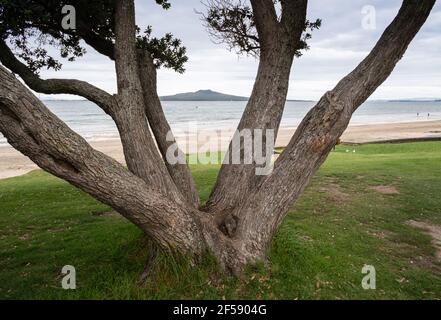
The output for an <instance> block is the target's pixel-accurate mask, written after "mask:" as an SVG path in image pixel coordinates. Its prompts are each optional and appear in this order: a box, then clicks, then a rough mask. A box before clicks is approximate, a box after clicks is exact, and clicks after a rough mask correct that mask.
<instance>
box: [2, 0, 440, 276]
mask: <svg viewBox="0 0 441 320" xmlns="http://www.w3.org/2000/svg"><path fill="white" fill-rule="evenodd" d="M301 2H302V1H293V2H289V3H296V4H299V3H301ZM252 3H253V8H255V9H256V10H255V11H256V18H257V19H258V21H259V17H272V18H271V19H274V13H275V10H274V6H273V1H272V0H253V1H252ZM434 3H435V0H424V1H419V0H405V1H404V2H403V5H402V7H401V9H400V11H399V13H398V15H397V17H396V18H395V19H394V21H393V22H392V23H391V25H390V26H389V27H388V28H387V29H386V31H385V32H384V34H383V35H382V37H381V38H380V40H379V41H378V43H377V45H376V46H375V47H374V49H373V50H372V52H371V53H370V54H369V55H368V56H367V57H366V59H365V60H363V61H362V62H361V63H360V65H358V66H357V68H355V70H354V71H353V72H351V73H350V74H349V75H348V76H346V77H345V78H344V79H343V80H341V81H340V82H339V83H338V84H337V86H336V87H335V88H334V89H333V90H331V91H329V92H327V93H326V94H325V95H324V96H323V97H322V98H321V99H320V101H319V102H318V103H317V105H316V106H315V107H314V108H313V109H312V110H311V111H310V112H309V113H308V114H307V116H306V117H305V119H304V120H303V121H302V123H301V124H300V126H299V128H298V129H297V131H296V133H295V134H294V136H293V138H292V139H291V141H290V143H289V145H288V147H287V148H286V150H285V151H284V153H283V154H282V156H281V157H280V158H279V159H278V160H277V162H276V164H275V168H274V171H273V172H272V173H271V174H270V175H268V176H264V177H261V178H255V177H254V176H253V175H252V174H251V171H250V170H249V168H248V167H245V166H239V167H231V168H229V167H227V166H224V168H223V169H222V172H221V174H220V175H221V176H220V178H219V180H218V183H217V188H216V189H215V191H214V192H213V196H212V198H211V200H210V202H209V204H208V206H207V208H209V209H210V210H209V211H210V212H209V213H207V212H206V211H202V210H198V209H197V208H196V206H195V203H194V202H193V201H192V199H193V198H194V192H195V190H191V191H190V192H189V193H186V192H182V190H185V187H186V186H185V185H179V186H176V183H178V181H180V182H181V183H188V181H190V182H191V183H192V179H191V178H190V177H189V176H188V174H187V173H185V172H183V171H180V173H179V172H178V173H176V172H174V168H171V167H168V166H166V164H165V163H164V161H163V158H162V157H161V153H163V152H164V150H163V149H164V148H165V146H162V147H161V143H162V142H160V141H158V145H159V149H160V151H158V149H157V148H156V146H155V143H154V142H155V141H154V138H153V135H152V134H151V132H150V130H149V122H148V121H147V120H146V119H153V118H154V117H159V118H158V119H160V121H165V118H164V117H163V114H159V113H158V112H157V111H158V110H157V109H158V108H160V106H159V105H155V107H154V108H156V109H154V110H156V111H154V113H156V114H155V115H153V116H152V115H150V116H147V115H148V111H146V110H145V106H146V105H148V104H149V103H153V102H154V103H157V102H155V101H153V102H151V101H149V102H148V103H147V104H146V101H145V100H146V96H145V94H144V92H143V84H142V82H143V81H142V80H141V79H140V78H142V76H141V77H140V76H139V72H138V71H139V63H138V60H137V59H138V58H137V52H136V46H135V42H134V32H135V30H134V7H133V1H127V0H118V1H117V15H116V21H117V25H118V27H117V28H116V33H117V41H116V44H115V62H116V65H117V75H118V95H117V96H116V98H115V99H113V98H112V97H111V96H110V95H108V94H105V93H103V92H102V91H100V90H99V89H97V88H95V87H93V86H91V85H89V84H86V83H83V82H77V81H76V80H53V81H50V82H45V80H41V79H39V78H34V77H32V75H28V76H29V77H26V73H24V74H23V72H22V70H21V69H22V67H23V65H20V63H19V62H17V61H15V60H14V59H12V58H13V57H11V56H8V54H9V51H8V49H7V48H4V47H2V46H1V43H0V57H1V59H2V63H3V64H4V65H6V66H7V67H8V68H9V69H10V70H13V71H14V70H18V71H20V72H21V73H20V74H21V75H22V78H23V79H24V80H25V81H26V83H31V84H32V85H33V86H34V88H43V89H45V90H48V91H51V92H65V91H68V90H69V93H77V94H79V95H82V96H89V97H90V98H91V99H93V101H94V102H96V103H97V104H98V105H100V106H101V107H102V108H103V109H105V110H106V112H108V113H109V114H111V115H112V117H113V118H114V119H115V121H116V122H117V125H118V128H119V129H120V133H121V138H122V142H123V144H124V152H125V155H126V159H127V163H128V166H129V170H126V169H125V168H124V167H123V166H122V165H121V164H119V163H117V162H116V161H115V160H113V159H111V158H110V157H108V156H106V155H104V154H102V153H100V152H98V151H96V150H94V149H93V148H92V147H91V146H90V145H89V144H88V143H87V142H86V141H85V140H84V139H83V138H81V137H80V136H79V135H78V134H76V133H75V132H73V131H72V130H71V129H69V127H68V126H67V125H66V124H65V123H63V122H62V121H61V120H60V119H58V118H57V117H56V116H55V115H54V114H52V113H51V112H50V111H49V110H48V109H47V108H46V107H45V106H44V105H43V103H42V102H41V101H39V100H38V99H37V98H36V97H35V96H34V95H33V94H32V93H31V92H30V91H29V90H28V89H27V88H26V87H25V86H24V85H23V84H22V83H21V82H20V81H19V80H17V79H16V78H15V77H14V75H13V74H12V73H11V72H9V71H8V70H6V69H5V68H4V67H0V132H2V133H3V135H4V136H5V137H6V138H7V140H8V142H9V143H10V144H11V145H12V146H13V147H14V148H16V149H17V150H19V151H21V152H22V153H23V154H24V155H26V156H28V157H29V158H30V159H31V160H32V161H34V162H35V163H36V164H37V165H38V166H40V167H41V168H42V169H44V170H46V171H48V172H50V173H52V174H53V175H55V176H57V177H60V178H62V179H65V180H66V181H68V182H70V183H71V184H73V185H74V186H76V187H78V188H80V189H82V190H84V191H85V192H87V193H89V194H90V195H92V196H93V197H95V198H96V199H98V200H99V201H102V202H103V203H105V204H107V205H109V206H111V207H113V208H114V209H115V210H117V211H118V212H120V213H121V214H122V215H123V216H125V217H126V218H127V219H128V220H130V221H131V222H133V223H134V224H135V225H137V226H138V227H139V228H140V229H141V230H143V231H144V232H145V233H146V234H147V235H149V237H150V238H151V239H153V240H154V241H155V243H156V245H158V246H159V247H161V248H162V249H164V250H168V251H172V252H179V253H181V254H190V255H193V256H196V257H200V256H201V255H203V254H205V253H206V252H210V253H211V254H213V255H214V256H215V257H216V258H217V260H218V261H219V263H220V265H221V266H222V267H223V268H224V269H225V270H229V271H231V272H234V273H239V272H240V271H241V270H242V268H243V266H244V265H245V264H246V263H254V262H256V261H257V260H259V259H263V258H264V257H265V254H266V250H267V248H268V246H269V245H270V243H271V239H272V236H273V235H274V233H275V232H276V231H277V229H278V227H279V226H280V224H281V223H282V221H283V219H284V217H285V216H286V214H287V212H288V210H289V208H290V207H291V206H292V205H293V203H294V202H295V201H296V200H297V199H298V197H299V196H300V195H301V193H302V191H303V190H304V189H305V187H306V186H307V185H308V183H309V181H310V180H311V178H312V176H313V175H314V174H315V172H316V171H317V170H318V168H319V167H320V165H321V164H322V163H323V161H325V159H326V157H327V155H328V154H329V152H330V150H331V149H332V147H333V146H334V145H335V143H336V141H337V140H338V138H339V137H340V136H341V135H342V133H343V132H344V130H345V129H346V127H347V126H348V123H349V121H350V119H351V116H352V114H353V112H355V110H356V109H357V108H358V107H359V106H360V105H361V104H362V103H363V102H364V101H365V100H366V99H367V98H368V97H369V96H370V95H371V94H372V93H373V92H374V91H375V90H376V88H377V87H378V86H379V85H381V84H382V83H383V82H384V81H385V80H386V79H387V77H388V76H389V75H390V74H391V72H392V71H393V69H394V67H395V65H396V64H397V62H398V61H399V60H400V59H401V57H402V56H403V54H404V53H405V51H406V49H407V47H408V45H409V43H410V42H411V41H412V39H413V38H414V36H415V35H416V33H417V32H418V31H419V29H420V28H421V26H422V25H423V24H424V22H425V20H426V18H427V17H428V15H429V13H430V11H431V9H432V7H433V5H434ZM282 4H284V6H287V5H288V2H287V1H283V2H282ZM262 8H266V10H262ZM271 8H272V9H271ZM268 10H269V11H268ZM287 12H290V11H289V10H288V11H287ZM270 21H272V22H271V23H270V24H271V25H272V26H275V25H276V24H278V23H281V22H278V21H277V19H276V20H270ZM282 21H285V19H284V18H283V17H282ZM273 23H276V24H273ZM257 27H258V29H259V30H260V34H261V35H262V36H263V37H264V38H265V37H268V36H269V34H271V33H268V30H270V29H263V30H262V28H264V27H263V25H262V24H261V23H260V24H259V23H258V24H257ZM276 38H277V37H276ZM265 43H266V44H265V45H267V44H268V43H269V42H265ZM274 48H277V49H278V50H280V51H274V52H272V53H271V54H267V53H266V52H264V54H263V56H262V61H261V65H260V67H259V70H260V71H259V76H258V79H257V82H256V86H255V89H254V92H253V97H252V100H251V101H250V103H249V105H248V107H247V111H246V112H245V115H244V118H243V119H242V121H241V124H240V128H247V127H248V128H249V129H254V128H273V129H275V130H277V128H278V126H279V123H280V117H281V113H282V111H283V103H284V101H283V100H284V99H285V97H286V91H287V81H288V79H289V70H290V67H291V62H292V55H288V54H286V53H285V52H284V48H283V47H274ZM285 48H286V47H285ZM11 59H12V60H11ZM267 59H268V60H267ZM14 72H17V71H14ZM144 80H145V79H144ZM69 84H72V87H70V86H69ZM144 87H146V86H145V83H144ZM147 98H148V97H147ZM147 100H148V99H147ZM160 112H162V110H161V111H160ZM150 121H151V122H150V125H151V126H154V125H155V124H154V123H152V122H153V121H154V120H150ZM165 129H167V128H165ZM165 129H164V128H162V129H154V130H153V131H155V130H157V131H156V132H157V133H158V136H160V135H162V134H163V133H162V132H163V131H164V130H165ZM160 152H161V153H160ZM178 169H179V168H178ZM181 169H182V168H180V169H179V170H181ZM173 172H174V173H173ZM235 176H237V177H239V178H240V179H243V180H244V182H243V184H242V182H241V181H240V179H237V177H235ZM177 177H180V178H177ZM185 181H187V182H185ZM228 184H230V185H228ZM238 190H240V192H238ZM238 194H239V196H238ZM216 208H217V209H216ZM225 219H227V220H229V221H231V220H233V221H234V223H232V224H231V223H229V222H228V221H227V224H229V225H231V227H229V228H228V230H227V231H226V230H225V228H223V226H224V227H225V225H226V221H225Z"/></svg>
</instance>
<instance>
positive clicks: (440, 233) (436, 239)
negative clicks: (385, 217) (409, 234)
mask: <svg viewBox="0 0 441 320" xmlns="http://www.w3.org/2000/svg"><path fill="white" fill-rule="evenodd" d="M407 224H408V225H410V226H412V227H415V228H418V229H421V230H423V231H424V232H425V233H426V234H427V235H429V236H430V237H431V238H432V244H433V246H434V247H435V249H436V259H437V260H438V261H439V262H441V226H439V225H435V224H430V223H427V222H422V221H415V220H410V221H407Z"/></svg>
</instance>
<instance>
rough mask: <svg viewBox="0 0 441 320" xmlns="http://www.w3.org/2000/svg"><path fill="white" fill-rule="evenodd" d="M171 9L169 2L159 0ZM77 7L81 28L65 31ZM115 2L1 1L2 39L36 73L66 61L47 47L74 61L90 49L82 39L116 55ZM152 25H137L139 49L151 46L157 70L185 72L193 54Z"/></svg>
mask: <svg viewBox="0 0 441 320" xmlns="http://www.w3.org/2000/svg"><path fill="white" fill-rule="evenodd" d="M155 2H156V3H157V4H158V5H160V6H162V8H163V9H165V10H167V9H169V8H170V6H171V5H170V2H169V1H168V0H155ZM65 5H72V6H74V7H75V9H76V29H75V30H66V29H63V28H62V26H61V24H60V21H62V18H63V16H64V14H63V13H62V8H63V7H64V6H65ZM114 11H115V1H114V0H94V1H88V0H71V1H68V2H66V3H65V2H63V1H57V0H0V37H1V40H4V41H9V44H10V45H11V47H12V50H13V52H14V53H15V54H16V56H18V57H19V58H21V59H23V61H25V63H26V64H27V66H28V67H29V69H30V70H31V71H32V72H36V73H38V71H39V70H40V69H42V68H48V69H54V70H59V69H61V67H62V63H61V62H60V61H59V60H57V58H55V57H53V56H52V55H50V54H49V52H48V50H47V46H52V47H55V48H57V49H58V50H59V52H60V56H61V57H62V58H66V59H67V60H68V61H74V60H75V59H76V58H79V57H81V56H83V55H84V54H85V53H86V48H85V46H84V43H83V42H82V41H81V40H84V41H85V42H86V43H87V44H89V45H90V46H92V47H94V48H95V49H96V50H98V51H99V52H100V53H102V54H105V55H106V56H108V57H109V58H112V59H113V45H114V43H115V21H114ZM152 30H153V29H152V26H147V27H146V28H145V29H144V30H142V29H141V28H140V27H137V45H138V48H141V49H145V50H146V52H148V53H149V54H150V55H151V57H152V58H153V60H154V63H155V65H156V67H157V68H159V67H165V68H170V69H173V70H175V71H177V72H181V73H182V72H184V64H185V63H186V62H187V60H188V58H187V56H186V48H185V47H184V46H182V43H181V40H179V39H177V38H175V37H174V36H173V35H172V34H171V33H167V34H165V35H164V36H163V37H161V38H157V37H154V36H153V35H152Z"/></svg>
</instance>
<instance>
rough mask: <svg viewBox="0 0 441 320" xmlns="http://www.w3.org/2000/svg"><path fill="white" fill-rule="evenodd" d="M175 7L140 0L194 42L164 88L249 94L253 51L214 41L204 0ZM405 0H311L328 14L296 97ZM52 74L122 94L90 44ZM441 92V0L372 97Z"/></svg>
mask: <svg viewBox="0 0 441 320" xmlns="http://www.w3.org/2000/svg"><path fill="white" fill-rule="evenodd" d="M170 2H171V3H172V8H171V9H170V10H168V11H164V10H162V9H161V8H160V7H159V6H158V5H156V4H155V3H154V1H153V0H147V1H146V0H144V1H141V0H139V1H136V5H137V23H138V25H140V26H142V27H145V26H147V25H152V26H153V28H154V34H155V35H157V36H161V35H163V34H164V33H166V32H172V33H173V34H174V35H175V36H176V37H178V38H180V39H182V41H183V43H184V45H185V46H186V47H187V51H188V57H189V62H188V63H187V64H186V72H185V74H183V75H181V74H177V73H175V72H173V71H169V70H165V69H161V70H160V71H159V78H158V91H159V94H160V95H168V94H175V93H180V92H188V91H196V90H199V89H212V90H215V91H220V92H224V93H229V94H235V95H243V96H249V95H250V92H251V89H252V85H253V82H254V78H255V75H256V70H257V61H256V59H254V58H252V57H246V56H241V57H238V56H237V55H236V54H235V53H233V52H229V51H228V50H227V49H226V47H225V46H223V45H218V44H214V43H213V42H212V41H211V40H210V38H209V36H208V34H207V32H206V30H205V29H204V27H203V25H202V22H201V21H200V16H199V15H198V14H196V11H203V10H204V7H203V5H202V4H201V2H200V0H185V1H183V0H171V1H170ZM400 4H401V1H398V0H388V1H384V0H383V1H380V0H378V1H377V0H370V1H365V0H356V1H354V0H310V1H309V9H308V18H309V19H310V20H315V19H316V18H321V19H322V20H323V24H322V27H321V29H320V30H318V31H315V32H314V34H313V38H312V40H311V41H310V45H311V49H310V50H309V51H307V52H305V54H304V55H303V56H302V57H301V58H299V59H296V60H295V63H294V66H293V72H292V76H291V83H290V88H289V93H288V97H289V98H290V99H318V98H319V97H320V96H321V95H322V94H323V93H324V92H325V91H326V90H329V89H332V88H333V87H334V86H335V85H336V83H337V82H338V80H339V79H341V78H342V77H343V76H345V75H346V74H347V73H348V72H350V71H351V70H352V69H353V68H354V67H356V66H357V64H358V63H359V62H360V61H361V60H362V59H363V58H364V57H365V56H366V55H367V54H368V53H369V51H370V50H371V49H372V47H373V46H374V45H375V42H376V41H377V40H378V38H379V37H380V35H381V33H382V32H383V30H384V29H385V28H386V26H387V25H388V24H389V23H390V22H391V21H392V19H393V18H394V16H395V15H396V13H397V12H398V9H399V7H400ZM367 5H369V6H373V7H374V8H375V11H376V28H375V29H374V30H369V29H366V28H363V27H362V20H363V17H364V15H363V13H362V9H363V7H365V6H367ZM42 76H44V77H64V78H68V77H69V78H78V79H82V80H86V81H89V82H92V83H93V84H95V85H97V86H99V87H101V88H103V89H106V90H108V91H109V92H112V93H114V92H115V91H116V85H115V71H114V66H113V64H112V63H111V62H110V61H109V60H108V59H106V58H104V57H102V56H100V55H99V54H97V53H95V52H94V50H93V49H91V48H89V49H88V54H87V55H86V56H85V57H84V58H81V59H79V60H78V61H77V62H75V63H65V65H64V68H63V70H62V71H60V72H48V71H45V72H42ZM433 97H441V3H440V2H438V3H437V4H436V5H435V8H434V10H433V11H432V13H431V15H430V17H429V19H428V21H427V22H426V24H425V25H424V26H423V28H422V30H421V31H420V33H419V34H418V35H417V37H416V38H415V39H414V41H413V42H412V44H411V46H410V47H409V49H408V51H407V53H406V55H405V56H404V58H403V59H402V60H401V61H400V63H399V65H398V66H397V68H396V69H395V71H394V72H393V74H392V76H391V77H390V78H389V79H388V80H387V81H386V82H385V83H384V84H383V85H382V86H381V87H380V88H379V89H378V90H377V91H376V93H375V94H374V95H373V96H372V97H371V98H372V99H398V98H400V99H402V98H433Z"/></svg>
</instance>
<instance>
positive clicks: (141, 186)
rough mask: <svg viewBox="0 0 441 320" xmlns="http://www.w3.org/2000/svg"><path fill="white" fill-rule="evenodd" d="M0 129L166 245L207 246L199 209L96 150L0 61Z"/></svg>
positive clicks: (198, 248) (19, 146) (170, 247)
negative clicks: (1, 64) (190, 206)
mask: <svg viewBox="0 0 441 320" xmlns="http://www.w3.org/2000/svg"><path fill="white" fill-rule="evenodd" d="M0 131H1V132H2V133H3V134H4V136H5V137H6V138H7V140H8V142H9V144H11V145H12V146H13V147H14V148H16V149H17V150H19V151H20V152H22V153H23V154H24V155H26V156H28V157H29V158H30V159H31V160H32V161H34V162H35V163H36V164H37V165H38V166H39V167H40V168H42V169H44V170H46V171H48V172H50V173H52V174H53V175H55V176H57V177H60V178H62V179H64V180H66V181H68V182H70V183H71V184H73V185H74V186H76V187H78V188H80V189H82V190H83V191H85V192H87V193H89V194H91V195H92V196H93V197H95V198H96V199H98V200H100V201H102V202H103V203H105V204H107V205H109V206H111V207H113V208H114V209H115V210H117V211H118V212H119V213H121V214H122V215H123V216H125V217H126V218H127V219H128V220H130V221H131V222H133V223H134V224H135V225H137V226H138V227H139V228H141V229H142V230H143V231H145V232H146V233H147V234H148V235H149V236H150V237H151V238H152V239H154V240H155V242H156V243H157V244H158V245H159V246H161V247H163V248H166V249H167V250H176V251H182V252H189V253H195V254H197V253H199V254H200V253H201V252H202V251H203V250H205V244H204V242H203V241H202V239H203V237H202V231H201V228H200V226H199V223H200V222H199V221H198V215H197V214H195V213H194V212H192V211H191V210H189V209H187V208H186V207H184V206H182V204H181V203H179V202H176V201H174V200H173V199H171V198H170V197H167V196H166V195H165V194H164V193H162V192H161V191H159V190H158V189H157V187H156V186H152V185H149V184H147V183H146V182H145V181H144V180H142V179H140V178H139V177H137V176H135V175H134V174H132V173H131V172H130V171H128V170H126V169H125V168H124V167H123V166H122V165H121V164H119V163H118V162H117V161H115V160H113V159H112V158H110V157H108V156H106V155H104V154H102V153H101V152H98V151H96V150H94V149H93V148H92V147H90V145H89V144H88V143H87V142H86V141H85V140H84V139H83V138H82V137H80V136H79V135H78V134H76V133H75V132H73V131H72V130H71V129H70V128H69V127H68V126H67V125H66V124H65V123H64V122H63V121H61V120H60V119H59V118H57V117H56V116H55V115H54V114H52V113H51V112H50V111H49V110H48V109H47V108H46V107H45V106H44V105H43V104H42V102H41V101H40V100H39V99H38V98H36V97H35V96H34V95H33V94H32V93H31V92H29V90H28V89H27V88H26V87H25V86H24V85H22V84H21V83H20V81H18V80H17V79H16V78H14V77H13V76H12V75H11V74H10V73H9V72H7V71H6V70H5V69H4V68H3V67H0Z"/></svg>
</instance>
